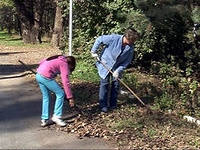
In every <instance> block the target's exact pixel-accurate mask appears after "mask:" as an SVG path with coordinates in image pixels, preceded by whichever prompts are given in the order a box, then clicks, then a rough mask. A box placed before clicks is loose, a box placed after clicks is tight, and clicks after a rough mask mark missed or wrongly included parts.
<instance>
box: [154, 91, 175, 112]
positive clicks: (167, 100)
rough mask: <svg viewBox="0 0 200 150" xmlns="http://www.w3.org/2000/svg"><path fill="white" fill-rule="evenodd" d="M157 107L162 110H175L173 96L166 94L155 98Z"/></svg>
mask: <svg viewBox="0 0 200 150" xmlns="http://www.w3.org/2000/svg"><path fill="white" fill-rule="evenodd" d="M155 105H156V106H157V107H158V108H159V109H161V110H168V109H173V108H174V100H173V97H172V95H170V94H169V93H166V92H164V93H163V94H162V95H161V96H159V97H156V98H155Z"/></svg>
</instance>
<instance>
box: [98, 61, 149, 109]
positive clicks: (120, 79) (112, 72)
mask: <svg viewBox="0 0 200 150" xmlns="http://www.w3.org/2000/svg"><path fill="white" fill-rule="evenodd" d="M97 60H98V61H99V62H100V63H101V64H102V65H103V66H104V67H105V68H106V69H107V70H108V71H109V72H110V73H111V74H112V75H113V71H112V70H111V69H109V68H108V67H107V66H106V65H105V64H104V63H103V62H102V61H101V60H100V59H99V58H97ZM117 80H119V82H121V83H122V84H123V85H124V86H125V87H126V88H127V89H128V90H129V92H131V94H133V95H134V96H135V97H136V98H137V100H138V101H139V102H140V103H141V104H142V105H143V106H146V105H145V104H144V102H143V101H142V100H141V99H140V98H139V97H138V96H137V95H136V94H135V93H134V92H133V90H131V88H129V87H128V85H127V84H125V83H124V82H123V81H122V80H121V79H120V78H117Z"/></svg>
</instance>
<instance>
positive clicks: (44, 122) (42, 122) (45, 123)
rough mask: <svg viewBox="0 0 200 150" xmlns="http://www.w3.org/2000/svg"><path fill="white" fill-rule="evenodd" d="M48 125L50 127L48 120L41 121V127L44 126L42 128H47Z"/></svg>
mask: <svg viewBox="0 0 200 150" xmlns="http://www.w3.org/2000/svg"><path fill="white" fill-rule="evenodd" d="M47 125H48V120H45V119H42V120H41V126H42V127H45V126H47Z"/></svg>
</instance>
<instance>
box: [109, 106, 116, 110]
mask: <svg viewBox="0 0 200 150" xmlns="http://www.w3.org/2000/svg"><path fill="white" fill-rule="evenodd" d="M109 109H110V110H114V109H117V106H110V107H109Z"/></svg>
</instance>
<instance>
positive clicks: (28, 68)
mask: <svg viewBox="0 0 200 150" xmlns="http://www.w3.org/2000/svg"><path fill="white" fill-rule="evenodd" d="M18 62H20V63H21V64H22V65H23V66H24V67H25V68H26V69H27V70H29V71H31V72H32V73H33V74H36V72H35V71H34V70H33V69H31V68H30V67H28V66H27V65H26V64H25V63H24V62H22V61H21V60H18Z"/></svg>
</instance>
